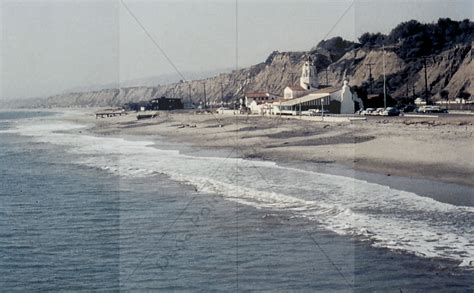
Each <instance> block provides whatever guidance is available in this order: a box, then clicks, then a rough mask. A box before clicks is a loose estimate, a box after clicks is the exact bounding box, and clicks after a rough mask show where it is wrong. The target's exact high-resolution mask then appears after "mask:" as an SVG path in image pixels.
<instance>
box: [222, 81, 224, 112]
mask: <svg viewBox="0 0 474 293" xmlns="http://www.w3.org/2000/svg"><path fill="white" fill-rule="evenodd" d="M221 106H224V85H223V84H222V81H221Z"/></svg>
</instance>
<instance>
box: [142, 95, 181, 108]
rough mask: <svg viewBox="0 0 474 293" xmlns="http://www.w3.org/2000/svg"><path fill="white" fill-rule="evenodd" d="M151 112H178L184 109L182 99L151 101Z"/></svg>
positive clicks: (157, 99)
mask: <svg viewBox="0 0 474 293" xmlns="http://www.w3.org/2000/svg"><path fill="white" fill-rule="evenodd" d="M150 104H151V110H168V111H169V110H176V109H183V103H182V102H181V99H177V98H167V97H164V96H163V97H160V98H154V99H152V100H150Z"/></svg>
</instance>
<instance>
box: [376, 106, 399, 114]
mask: <svg viewBox="0 0 474 293" xmlns="http://www.w3.org/2000/svg"><path fill="white" fill-rule="evenodd" d="M380 115H382V116H399V115H400V110H398V109H397V108H393V107H388V108H386V109H385V110H383V112H382V114H380Z"/></svg>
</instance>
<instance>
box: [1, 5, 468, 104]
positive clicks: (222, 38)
mask: <svg viewBox="0 0 474 293" xmlns="http://www.w3.org/2000/svg"><path fill="white" fill-rule="evenodd" d="M122 1H123V2H124V3H125V4H124V3H122ZM125 5H126V6H125ZM126 7H128V9H129V10H130V11H131V13H133V15H135V17H136V19H138V21H139V22H140V24H141V26H143V27H144V28H145V29H146V31H147V32H148V33H149V34H150V35H151V36H152V38H153V39H154V40H155V41H156V43H157V45H158V46H159V47H160V48H161V50H160V49H158V48H157V46H156V45H155V44H154V43H153V42H152V41H151V40H150V38H149V37H148V36H147V34H146V33H145V31H144V30H143V29H142V27H141V26H140V24H138V23H137V21H136V20H135V19H134V18H133V16H132V15H131V14H130V12H129V11H128V10H127V9H126ZM349 7H350V8H349ZM348 8H349V10H348ZM345 11H347V13H346V14H345V16H344V17H343V18H342V19H341V20H340V21H339V22H337V21H338V19H339V18H340V16H341V15H342V14H343V13H344V12H345ZM473 13H474V1H472V0H416V1H415V0H403V1H401V0H355V1H354V3H352V1H351V0H273V1H271V0H237V1H236V0H194V1H192V0H166V1H164V0H155V1H151V0H147V1H144V0H82V1H78V0H76V1H73V0H61V1H60V0H35V1H33V0H29V1H25V0H0V39H1V45H0V74H1V75H0V99H2V98H4V99H12V98H13V99H19V98H26V97H41V96H48V95H51V94H55V93H59V92H64V91H67V90H68V89H71V88H75V87H79V86H88V85H100V84H119V83H120V82H123V81H127V80H132V79H140V78H146V77H149V76H158V75H162V74H176V72H177V70H179V71H180V72H183V75H184V78H186V75H185V74H184V72H190V71H192V72H199V71H210V70H214V69H221V68H227V69H228V68H241V67H245V66H249V65H252V64H256V63H259V62H262V61H264V60H265V59H266V58H267V56H268V55H269V54H270V53H271V52H272V51H274V50H279V51H304V50H308V49H310V48H311V47H313V46H315V45H316V44H317V43H318V42H319V41H320V40H321V39H323V38H324V37H326V36H327V38H330V37H334V36H342V37H343V38H345V39H349V40H357V38H358V37H359V36H360V35H361V34H362V33H364V32H367V31H369V32H382V33H388V32H390V30H391V29H392V28H393V27H395V26H396V25H397V24H398V23H400V22H402V21H407V20H410V19H416V20H418V21H420V22H434V21H436V20H437V19H438V18H440V17H450V18H452V19H455V20H462V19H465V18H469V19H471V20H472V19H473ZM336 23H337V25H336ZM176 69H177V70H176Z"/></svg>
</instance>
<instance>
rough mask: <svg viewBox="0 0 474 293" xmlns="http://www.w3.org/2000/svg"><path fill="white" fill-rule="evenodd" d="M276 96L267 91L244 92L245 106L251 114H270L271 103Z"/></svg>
mask: <svg viewBox="0 0 474 293" xmlns="http://www.w3.org/2000/svg"><path fill="white" fill-rule="evenodd" d="M278 98H279V97H278V96H277V95H274V94H271V93H268V92H248V93H245V106H246V107H247V109H248V110H249V111H250V112H251V113H252V114H270V112H271V110H272V106H271V105H272V103H273V101H275V100H277V99H278Z"/></svg>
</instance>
